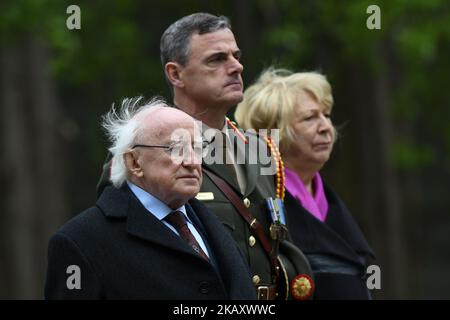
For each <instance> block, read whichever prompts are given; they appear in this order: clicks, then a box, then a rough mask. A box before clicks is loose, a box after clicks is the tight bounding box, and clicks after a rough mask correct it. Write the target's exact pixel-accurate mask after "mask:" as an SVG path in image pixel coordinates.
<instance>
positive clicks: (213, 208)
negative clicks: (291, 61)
mask: <svg viewBox="0 0 450 320" xmlns="http://www.w3.org/2000/svg"><path fill="white" fill-rule="evenodd" d="M202 203H203V204H204V205H205V206H206V207H207V208H208V211H209V212H210V213H212V214H214V215H215V216H216V217H217V218H218V219H219V220H220V222H222V224H224V225H225V226H226V227H228V228H230V229H231V230H232V231H234V229H235V228H236V226H235V221H234V215H235V211H234V208H233V206H232V205H231V203H229V202H226V201H202Z"/></svg>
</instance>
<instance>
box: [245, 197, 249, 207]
mask: <svg viewBox="0 0 450 320" xmlns="http://www.w3.org/2000/svg"><path fill="white" fill-rule="evenodd" d="M244 205H245V206H246V207H247V208H248V207H250V200H249V199H248V198H245V199H244Z"/></svg>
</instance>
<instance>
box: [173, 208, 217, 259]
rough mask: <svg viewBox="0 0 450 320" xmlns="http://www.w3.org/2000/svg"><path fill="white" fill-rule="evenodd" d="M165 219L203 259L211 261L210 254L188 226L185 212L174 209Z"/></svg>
mask: <svg viewBox="0 0 450 320" xmlns="http://www.w3.org/2000/svg"><path fill="white" fill-rule="evenodd" d="M164 219H165V220H167V222H169V223H170V224H171V225H172V226H173V227H174V228H175V230H177V231H178V233H179V234H180V237H181V239H183V240H184V241H186V242H187V243H188V245H190V246H191V248H192V249H194V251H195V252H197V253H198V254H199V255H200V256H201V257H202V258H203V259H205V260H206V261H209V258H208V256H207V255H206V253H205V252H204V251H203V250H202V248H201V247H200V245H199V244H198V242H197V240H196V239H195V237H194V235H193V234H192V232H191V230H189V227H188V226H187V222H186V217H185V216H184V213H183V212H181V211H173V212H171V213H170V214H168V215H167V217H165V218H164Z"/></svg>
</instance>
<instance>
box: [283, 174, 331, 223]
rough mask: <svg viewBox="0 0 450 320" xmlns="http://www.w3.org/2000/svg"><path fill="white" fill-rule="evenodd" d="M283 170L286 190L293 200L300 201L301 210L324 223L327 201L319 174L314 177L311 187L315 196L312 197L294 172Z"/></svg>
mask: <svg viewBox="0 0 450 320" xmlns="http://www.w3.org/2000/svg"><path fill="white" fill-rule="evenodd" d="M284 170H285V176H286V189H287V190H288V191H289V192H290V194H292V196H293V197H294V198H296V199H297V200H298V201H300V203H301V205H302V206H303V208H305V209H306V210H307V211H308V212H309V213H311V214H312V215H313V216H314V217H316V218H317V219H319V220H320V221H322V222H324V221H325V219H326V218H327V212H328V201H327V198H326V197H325V192H324V189H323V183H322V178H321V177H320V174H319V173H318V172H317V173H316V174H315V175H314V178H313V181H312V187H313V192H314V193H315V194H314V196H312V195H311V194H310V193H309V192H308V190H307V189H306V187H305V185H304V184H303V181H302V180H301V179H300V177H299V176H297V174H296V173H295V172H294V171H291V170H289V169H288V168H285V169H284Z"/></svg>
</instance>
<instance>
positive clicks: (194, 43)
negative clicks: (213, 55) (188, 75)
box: [191, 29, 239, 53]
mask: <svg viewBox="0 0 450 320" xmlns="http://www.w3.org/2000/svg"><path fill="white" fill-rule="evenodd" d="M196 49H198V51H199V53H204V52H212V51H228V50H233V51H235V50H239V48H238V46H237V44H236V40H235V38H234V35H233V32H232V31H231V30H230V29H220V30H217V31H214V32H210V33H204V34H193V35H192V38H191V52H192V51H197V50H196Z"/></svg>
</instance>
